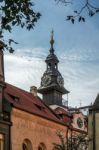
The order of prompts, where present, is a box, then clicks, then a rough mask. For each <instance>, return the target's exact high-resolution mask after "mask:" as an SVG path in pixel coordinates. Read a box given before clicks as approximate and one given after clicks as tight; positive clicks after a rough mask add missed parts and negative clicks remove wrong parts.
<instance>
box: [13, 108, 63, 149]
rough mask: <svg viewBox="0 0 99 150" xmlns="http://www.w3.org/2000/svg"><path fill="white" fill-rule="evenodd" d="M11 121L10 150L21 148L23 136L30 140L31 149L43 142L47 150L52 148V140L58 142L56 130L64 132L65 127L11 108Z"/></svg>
mask: <svg viewBox="0 0 99 150" xmlns="http://www.w3.org/2000/svg"><path fill="white" fill-rule="evenodd" d="M11 121H12V123H13V125H12V127H11V141H12V150H21V149H22V143H23V141H24V139H25V138H27V139H29V140H30V141H31V142H32V146H33V150H37V148H38V145H39V144H40V143H44V144H45V145H46V147H47V150H52V148H53V144H52V143H53V142H59V141H58V140H59V139H58V137H57V136H56V131H57V130H60V131H62V132H64V133H66V127H65V126H63V125H60V124H58V123H55V122H52V121H49V120H47V119H43V118H41V117H38V116H35V115H32V114H29V113H26V112H24V111H21V110H18V109H15V108H13V110H12V115H11Z"/></svg>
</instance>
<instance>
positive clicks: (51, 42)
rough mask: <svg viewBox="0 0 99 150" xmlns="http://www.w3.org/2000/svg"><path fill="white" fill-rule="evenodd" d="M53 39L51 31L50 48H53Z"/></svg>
mask: <svg viewBox="0 0 99 150" xmlns="http://www.w3.org/2000/svg"><path fill="white" fill-rule="evenodd" d="M53 37H54V31H53V30H52V31H51V40H50V44H51V48H53V44H54V39H53Z"/></svg>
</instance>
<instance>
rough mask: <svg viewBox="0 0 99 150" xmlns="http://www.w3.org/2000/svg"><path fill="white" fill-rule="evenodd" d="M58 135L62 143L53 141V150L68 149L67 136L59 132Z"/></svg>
mask: <svg viewBox="0 0 99 150" xmlns="http://www.w3.org/2000/svg"><path fill="white" fill-rule="evenodd" d="M57 136H58V137H59V140H60V143H59V144H57V143H53V145H54V149H53V150H67V144H66V143H67V140H66V138H65V137H64V136H63V135H62V134H61V133H60V132H57Z"/></svg>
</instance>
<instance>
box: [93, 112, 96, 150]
mask: <svg viewBox="0 0 99 150" xmlns="http://www.w3.org/2000/svg"><path fill="white" fill-rule="evenodd" d="M93 150H96V119H95V110H93Z"/></svg>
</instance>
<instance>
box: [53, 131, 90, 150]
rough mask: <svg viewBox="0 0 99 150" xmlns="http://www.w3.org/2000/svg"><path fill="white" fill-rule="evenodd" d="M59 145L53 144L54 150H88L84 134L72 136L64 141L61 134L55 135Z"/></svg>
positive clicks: (64, 138)
mask: <svg viewBox="0 0 99 150" xmlns="http://www.w3.org/2000/svg"><path fill="white" fill-rule="evenodd" d="M57 136H58V137H59V140H60V143H58V144H57V143H53V145H54V150H87V149H88V143H89V141H88V138H87V135H86V134H82V133H80V134H77V135H76V134H75V135H74V136H72V138H71V137H69V138H68V139H66V137H64V136H63V135H62V133H61V132H58V133H57Z"/></svg>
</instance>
